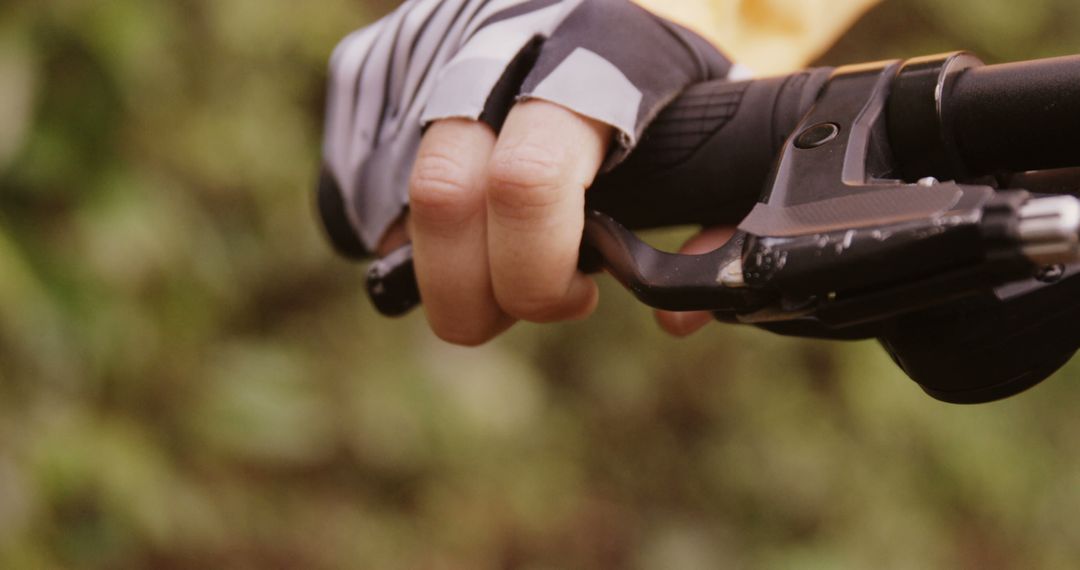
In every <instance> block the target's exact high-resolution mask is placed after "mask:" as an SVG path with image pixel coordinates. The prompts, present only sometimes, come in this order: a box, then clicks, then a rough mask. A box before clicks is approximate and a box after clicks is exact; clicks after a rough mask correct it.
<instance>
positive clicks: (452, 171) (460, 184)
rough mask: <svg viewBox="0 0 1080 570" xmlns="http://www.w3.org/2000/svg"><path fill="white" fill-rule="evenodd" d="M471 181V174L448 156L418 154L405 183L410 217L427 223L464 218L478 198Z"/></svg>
mask: <svg viewBox="0 0 1080 570" xmlns="http://www.w3.org/2000/svg"><path fill="white" fill-rule="evenodd" d="M473 180H474V177H473V176H472V173H470V172H469V170H468V169H467V168H466V167H465V166H464V165H462V164H461V163H460V162H459V161H457V160H455V159H454V158H452V157H450V156H449V155H446V154H443V153H435V152H428V153H423V154H421V155H420V156H418V157H417V158H416V164H415V165H414V166H413V172H412V177H411V179H410V181H409V205H410V210H411V211H412V214H413V216H416V217H419V218H421V219H422V220H423V221H430V222H454V221H460V220H462V219H463V218H467V217H468V216H470V215H471V214H472V213H473V212H474V211H475V210H476V206H477V202H478V200H477V198H478V196H479V193H478V192H477V189H476V184H475V183H474V182H473Z"/></svg>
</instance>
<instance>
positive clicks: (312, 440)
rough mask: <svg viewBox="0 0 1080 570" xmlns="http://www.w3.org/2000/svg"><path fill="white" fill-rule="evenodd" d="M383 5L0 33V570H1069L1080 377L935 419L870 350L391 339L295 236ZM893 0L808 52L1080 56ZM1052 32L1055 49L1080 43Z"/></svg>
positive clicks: (622, 316)
mask: <svg viewBox="0 0 1080 570" xmlns="http://www.w3.org/2000/svg"><path fill="white" fill-rule="evenodd" d="M386 8H387V6H386V5H385V3H384V5H382V6H371V5H369V4H366V3H362V2H357V1H349V0H325V1H322V2H318V3H307V4H303V3H287V2H281V1H269V2H267V1H256V0H183V1H180V2H165V1H163V0H110V1H108V2H77V1H74V0H9V1H8V2H7V3H6V4H4V5H3V6H0V566H2V567H5V568H7V567H10V568H49V567H56V568H71V567H83V568H127V567H132V568H134V567H165V568H169V567H231V568H262V567H275V568H280V567H303V568H321V567H326V568H339V567H358V568H390V569H393V568H458V567H461V568H488V567H507V568H549V567H550V568H620V567H632V568H633V567H640V568H722V567H754V568H791V567H795V568H838V567H852V568H866V567H884V568H925V567H980V568H995V567H1000V568H1011V567H1039V566H1042V567H1065V566H1070V565H1072V563H1073V562H1074V561H1075V560H1077V559H1078V558H1080V524H1078V523H1080V519H1078V517H1077V514H1076V513H1080V494H1077V493H1076V492H1075V490H1076V489H1077V485H1078V484H1080V443H1078V439H1077V438H1076V434H1077V433H1078V430H1080V420H1078V419H1077V418H1078V417H1080V416H1078V415H1077V414H1076V413H1075V411H1074V409H1075V406H1076V404H1075V402H1076V401H1077V400H1078V396H1080V388H1078V387H1077V386H1076V385H1075V382H1073V380H1075V379H1076V377H1077V375H1078V373H1080V369H1078V368H1077V367H1076V366H1073V367H1071V368H1070V369H1069V370H1066V371H1065V372H1062V373H1060V374H1059V375H1058V376H1057V377H1056V378H1055V379H1053V380H1051V381H1049V382H1047V383H1046V384H1044V385H1042V386H1040V387H1039V388H1037V389H1036V390H1033V391H1031V392H1030V393H1027V394H1024V395H1022V396H1019V397H1017V398H1014V399H1011V400H1008V401H1006V402H1002V403H997V404H993V405H987V406H982V407H974V408H965V407H953V406H946V405H944V404H939V403H936V402H934V401H932V400H931V399H930V398H928V397H927V396H925V395H924V394H922V393H921V392H920V391H919V390H918V388H917V387H916V386H915V385H914V384H912V383H911V382H910V381H908V380H907V379H906V378H904V377H903V376H902V374H901V373H900V372H899V371H897V370H896V369H895V367H894V366H893V365H892V364H891V363H890V362H889V361H888V359H887V358H886V357H885V356H884V354H883V353H882V352H881V351H880V350H879V349H878V348H877V347H876V346H874V345H873V344H852V345H832V344H825V343H818V342H809V341H800V340H792V339H784V338H779V337H774V336H770V335H768V334H765V333H763V332H760V331H756V330H750V329H736V328H734V327H721V326H714V327H711V328H710V329H708V330H707V331H706V332H704V333H703V334H701V335H699V336H697V337H696V338H694V339H691V340H688V341H676V340H672V339H669V338H666V337H664V336H663V335H662V334H660V333H659V332H658V331H657V330H656V328H655V327H654V326H653V324H652V322H651V317H650V316H649V314H648V312H647V311H646V310H645V309H644V308H643V307H641V306H639V305H637V304H636V303H634V302H633V301H632V300H631V299H630V298H629V296H628V295H627V294H626V293H625V292H623V291H621V290H620V289H619V288H617V287H615V286H613V285H612V284H610V283H606V284H605V286H604V299H605V300H604V304H603V306H602V307H601V310H600V311H599V314H598V315H597V316H596V317H595V318H593V319H591V320H590V321H588V322H585V323H578V324H571V325H561V326H549V327H535V326H524V325H522V326H518V327H517V328H516V329H515V330H514V331H512V332H511V333H510V334H509V335H508V336H507V337H506V338H504V339H501V340H499V341H498V342H496V343H493V344H492V345H491V346H488V347H485V348H483V349H478V350H462V349H456V348H451V347H448V346H446V345H443V344H441V343H439V342H438V341H436V340H434V339H433V338H432V337H431V335H430V334H429V333H428V332H426V328H425V327H424V324H423V319H422V318H421V317H419V316H416V315H414V316H412V317H409V318H407V319H405V320H402V321H386V320H382V319H380V318H378V317H376V316H375V315H374V313H373V311H372V310H371V309H370V308H368V307H367V305H366V302H365V300H364V299H363V297H362V295H361V292H360V283H361V276H362V271H361V269H362V268H359V267H355V266H351V265H348V264H346V263H344V262H342V261H340V260H338V259H336V258H334V256H333V255H332V254H331V253H330V251H329V249H328V247H327V246H326V245H325V243H324V241H323V239H322V236H321V235H320V234H319V231H318V228H317V226H316V224H315V223H314V217H313V208H312V204H311V186H312V182H313V180H314V176H315V172H316V170H317V161H318V149H319V133H320V130H321V125H320V121H321V118H320V110H321V101H322V83H323V81H324V65H325V60H326V58H327V57H328V54H329V52H330V50H331V48H332V47H333V45H334V44H335V43H336V41H337V40H338V39H339V38H340V37H342V36H343V35H344V34H345V33H347V32H348V31H350V30H351V29H354V28H356V27H358V26H360V25H362V24H363V23H364V22H365V21H369V20H370V19H371V18H372V17H373V16H375V15H376V14H377V13H379V12H381V11H383V10H385V9H386ZM1078 21H1080V11H1078V9H1077V8H1076V5H1075V3H1073V2H1070V1H1067V0H1041V1H1039V2H1028V3H1009V2H1004V1H995V2H992V3H987V2H973V1H963V2H961V1H954V2H948V3H947V2H938V1H931V0H906V1H902V2H900V1H897V2H893V3H890V4H886V5H885V6H884V7H883V8H881V9H880V10H879V11H877V12H876V13H875V14H874V15H872V16H870V17H869V18H868V19H867V20H866V21H864V22H863V23H862V24H861V25H860V27H859V28H858V29H857V30H856V31H855V32H853V33H852V34H851V35H850V36H849V37H848V38H846V39H845V40H844V41H843V42H841V44H840V45H839V46H838V48H837V49H836V50H834V51H833V52H831V53H830V54H829V55H828V56H827V57H826V60H827V61H830V62H834V63H835V62H839V61H844V62H850V61H857V60H864V59H870V58H873V57H884V56H907V55H917V54H919V53H923V52H929V51H939V50H941V49H948V48H955V47H969V48H973V49H976V50H978V51H980V52H981V53H984V54H986V55H987V56H988V58H990V59H1015V58H1021V57H1028V56H1035V55H1051V54H1054V53H1064V52H1067V51H1076V50H1077V49H1078V48H1080V38H1078V37H1077V36H1076V34H1075V33H1074V30H1075V28H1076V23H1077V22H1078ZM1070 34H1071V35H1070Z"/></svg>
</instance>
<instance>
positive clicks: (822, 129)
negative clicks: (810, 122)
mask: <svg viewBox="0 0 1080 570" xmlns="http://www.w3.org/2000/svg"><path fill="white" fill-rule="evenodd" d="M839 134H840V125H837V124H836V123H818V124H816V125H814V126H812V127H809V128H807V129H806V130H805V131H803V132H802V133H801V134H800V135H799V136H798V138H796V139H795V146H796V147H797V148H801V149H804V150H808V149H812V148H817V147H819V146H821V145H823V144H825V143H827V142H829V141H831V140H833V139H835V138H836V136H837V135H839Z"/></svg>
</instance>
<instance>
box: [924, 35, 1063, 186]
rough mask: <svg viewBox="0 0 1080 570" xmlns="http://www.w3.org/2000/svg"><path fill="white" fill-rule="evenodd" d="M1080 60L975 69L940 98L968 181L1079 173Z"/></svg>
mask: <svg viewBox="0 0 1080 570" xmlns="http://www.w3.org/2000/svg"><path fill="white" fill-rule="evenodd" d="M1077 77H1080V55H1074V56H1067V57H1057V58H1050V59H1042V60H1036V61H1025V62H1019V63H1006V64H1001V65H990V66H986V67H975V68H971V69H968V70H966V71H964V72H963V74H961V75H960V76H959V77H958V78H957V80H956V82H955V84H954V85H953V87H952V89H951V90H950V92H949V93H948V94H947V95H945V96H944V97H943V100H942V106H943V108H942V110H941V112H942V113H943V114H944V115H945V116H946V118H947V119H948V123H949V124H950V125H951V129H950V130H951V131H952V132H951V133H946V135H947V136H948V135H951V136H952V137H953V140H954V141H955V144H956V148H957V151H958V153H959V155H960V159H961V161H962V162H963V163H964V166H965V167H966V168H967V170H968V172H969V173H970V174H991V173H1000V172H1023V171H1027V170H1043V169H1051V168H1062V167H1068V166H1074V165H1075V164H1076V157H1077V156H1080V81H1077Z"/></svg>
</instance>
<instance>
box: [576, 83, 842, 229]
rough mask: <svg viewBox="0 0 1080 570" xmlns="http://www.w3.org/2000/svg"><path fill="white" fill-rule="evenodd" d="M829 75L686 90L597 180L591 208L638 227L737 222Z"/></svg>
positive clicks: (754, 200)
mask: <svg viewBox="0 0 1080 570" xmlns="http://www.w3.org/2000/svg"><path fill="white" fill-rule="evenodd" d="M829 72H830V70H828V69H820V70H812V71H806V72H802V73H797V74H794V75H790V76H786V77H776V78H769V79H760V80H754V81H743V82H729V81H713V82H709V83H702V84H698V85H695V86H692V87H690V88H688V89H687V90H686V91H684V92H683V93H682V94H681V95H680V96H679V98H678V99H676V100H675V101H673V102H672V103H671V104H670V105H669V106H668V107H666V108H665V109H664V111H663V112H662V113H661V114H660V115H659V116H658V117H657V118H656V119H655V120H654V121H653V122H652V123H651V124H650V125H649V128H648V129H647V130H646V132H645V134H644V136H643V137H642V139H641V141H640V142H639V144H638V146H637V148H636V149H635V150H634V152H633V153H632V154H631V155H630V156H629V157H628V158H627V160H626V161H625V162H624V163H623V164H621V165H620V166H619V167H618V168H616V169H615V170H614V171H612V172H610V173H607V174H604V175H602V176H600V177H599V178H598V179H597V181H596V183H595V184H594V185H593V187H592V188H590V189H589V193H588V195H587V200H588V204H589V207H591V208H594V209H597V210H600V211H602V212H605V213H607V214H609V215H611V216H612V217H613V218H615V219H616V220H618V221H619V222H621V223H622V224H624V225H626V226H627V227H629V228H635V229H637V228H648V227H660V226H671V225H683V224H703V225H710V224H736V223H738V222H739V221H740V220H741V219H742V218H743V217H744V216H745V215H746V214H747V213H748V212H749V211H750V209H751V208H753V205H754V204H755V203H756V202H757V201H758V198H759V196H760V195H761V193H762V191H763V189H764V186H765V183H766V179H767V178H768V176H769V172H770V170H771V168H772V165H773V163H774V161H775V160H776V157H777V154H778V153H779V151H780V149H781V148H782V145H783V143H784V141H785V140H786V139H787V137H788V136H790V134H791V132H792V131H793V130H794V129H795V127H796V126H797V125H798V123H799V121H800V119H801V118H802V117H803V116H804V115H805V114H806V111H807V110H809V108H810V106H811V105H812V104H813V102H814V100H815V99H816V96H817V94H818V92H820V90H821V87H822V85H824V83H825V80H826V79H827V78H828V75H829Z"/></svg>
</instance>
